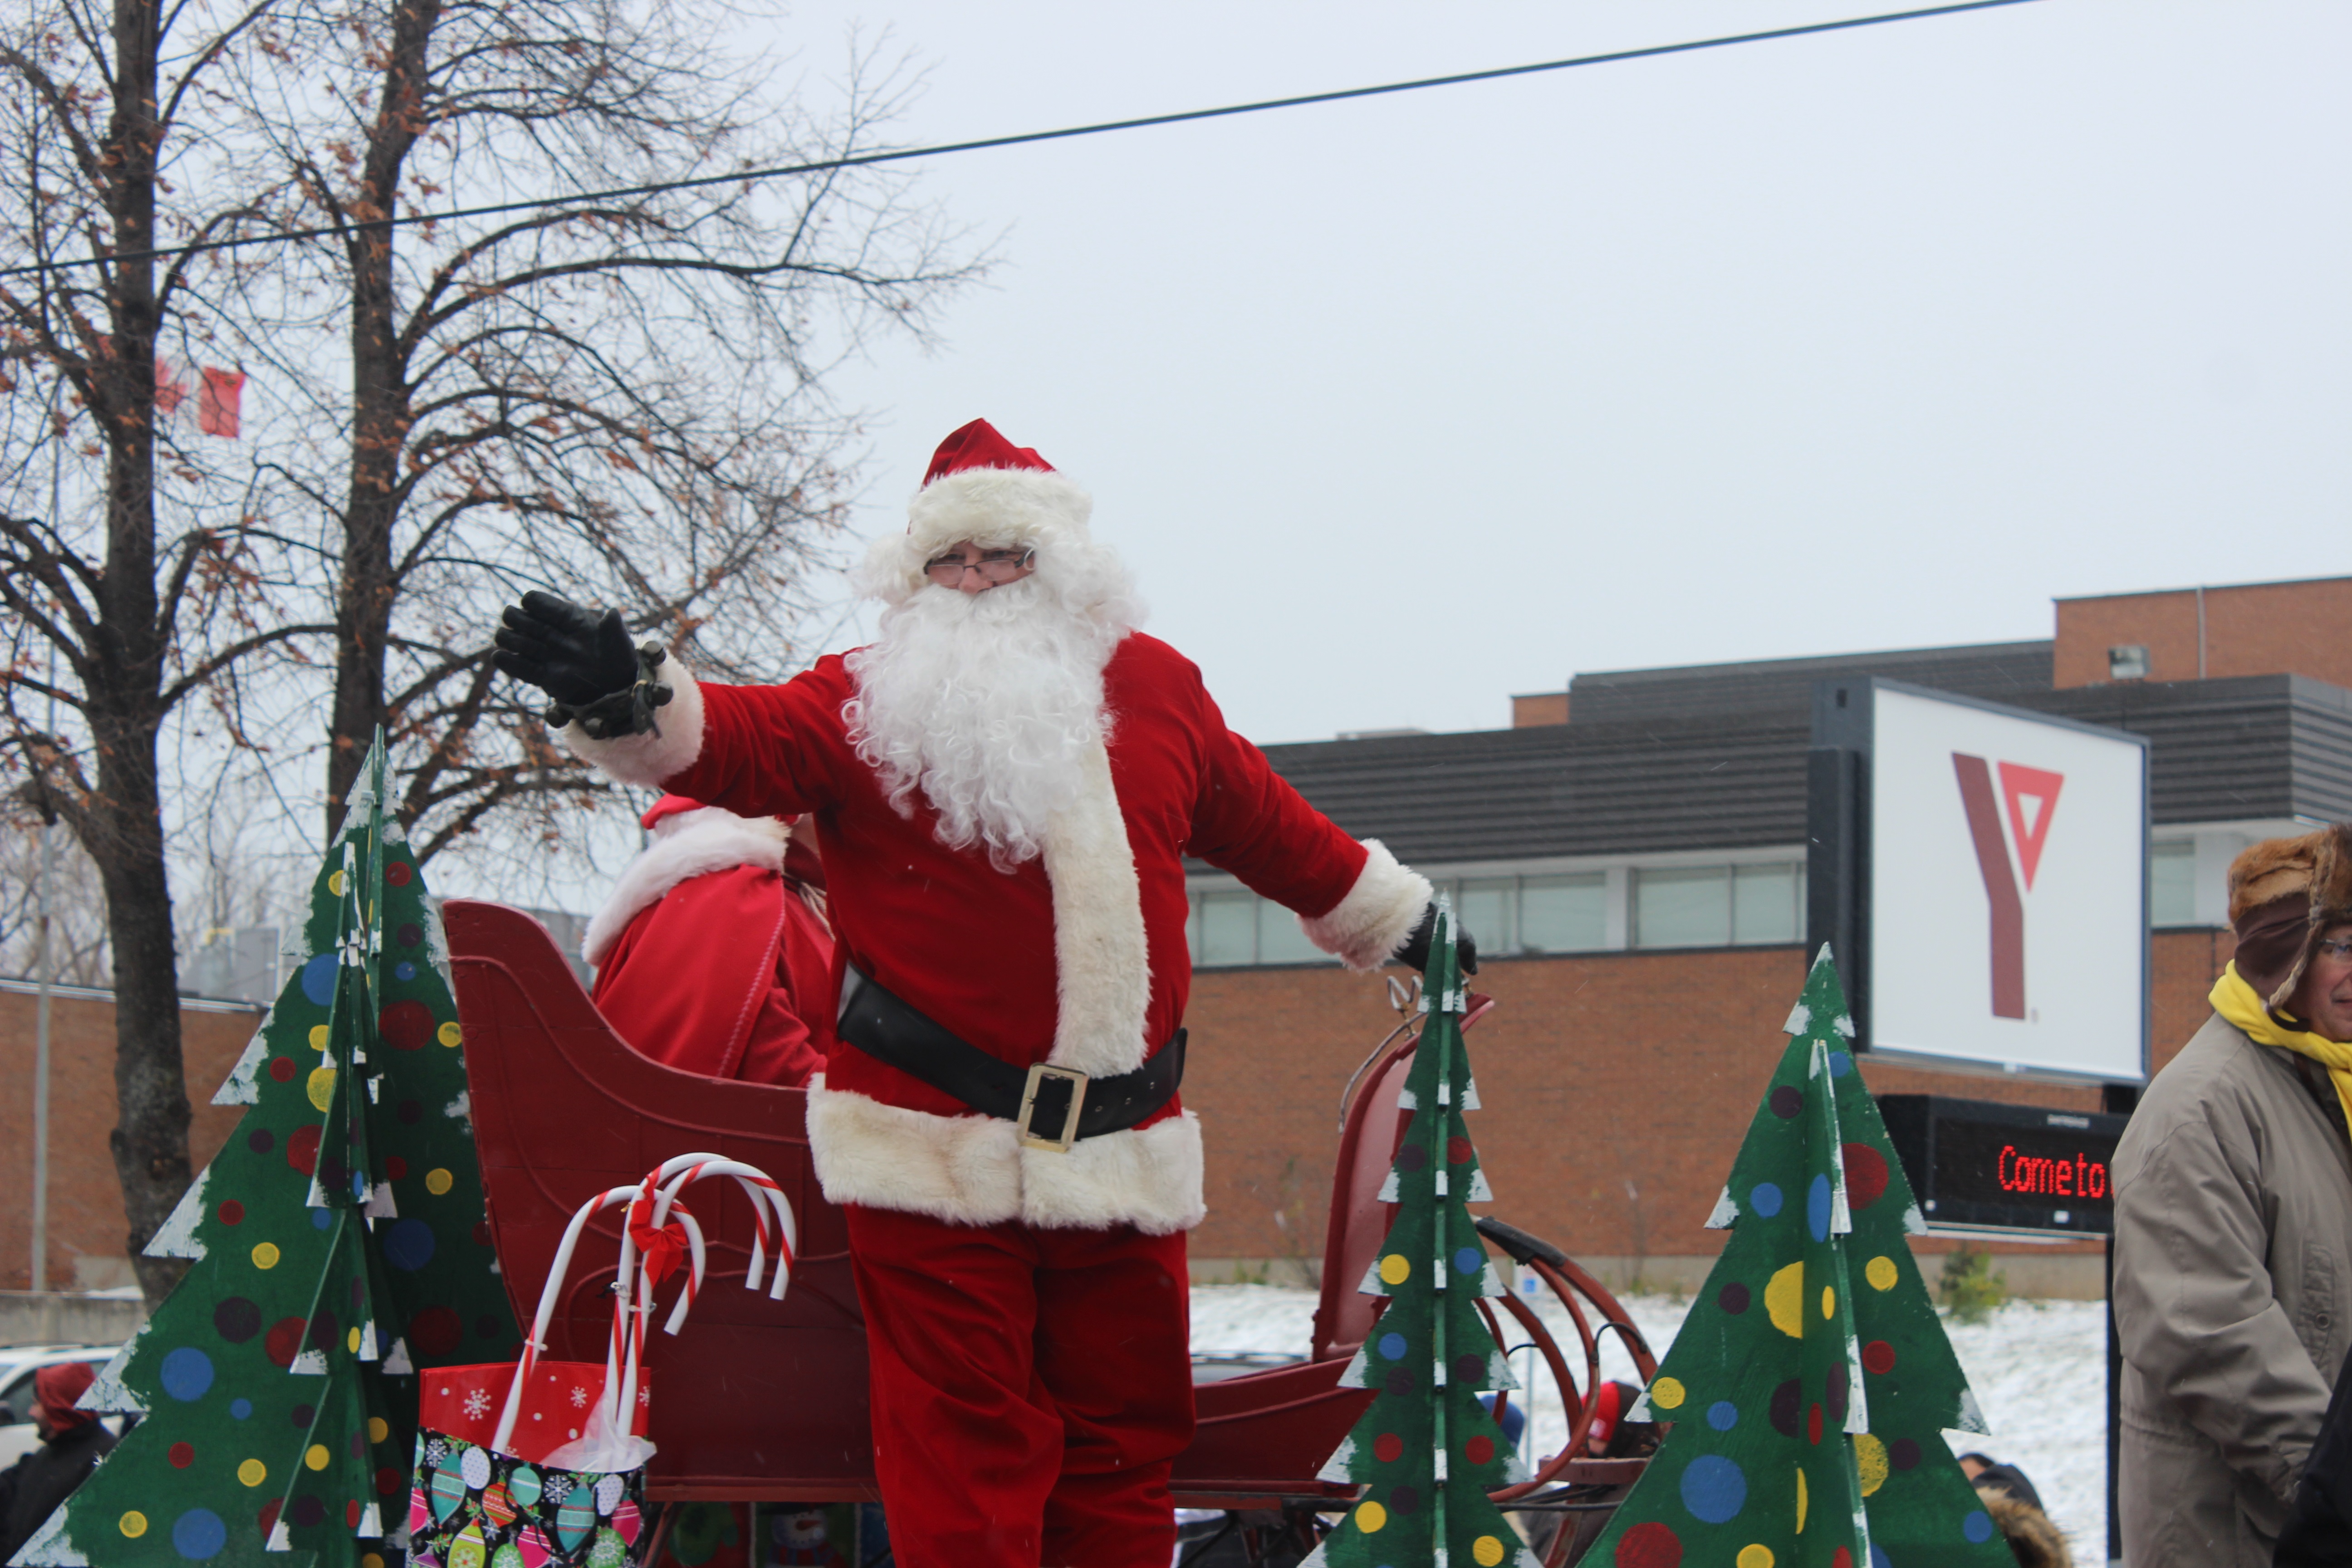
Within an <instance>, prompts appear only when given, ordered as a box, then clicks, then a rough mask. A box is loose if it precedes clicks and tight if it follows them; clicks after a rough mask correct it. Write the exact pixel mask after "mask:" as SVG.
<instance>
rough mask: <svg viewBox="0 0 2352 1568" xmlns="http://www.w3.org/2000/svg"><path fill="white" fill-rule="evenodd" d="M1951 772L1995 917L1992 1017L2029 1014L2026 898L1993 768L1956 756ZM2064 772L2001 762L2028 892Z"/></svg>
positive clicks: (2002, 781) (1963, 755)
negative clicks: (2011, 856)
mask: <svg viewBox="0 0 2352 1568" xmlns="http://www.w3.org/2000/svg"><path fill="white" fill-rule="evenodd" d="M1952 771H1953V773H1956V774H1958V777H1959V781H1960V804H1961V805H1962V806H1963V807H1965V808H1966V809H1967V811H1968V814H1969V837H1970V838H1971V839H1972V840H1973V841H1974V843H1975V845H1976V851H1977V869H1978V870H1979V871H1980V872H1981V873H1982V874H1983V876H1984V885H1985V901H1986V903H1987V904H1989V905H1990V907H1991V913H1992V1015H1993V1016H1994V1017H1996V1018H2022V1017H2024V1016H2025V900H2024V899H2023V897H2022V896H2021V895H2020V893H2019V891H2018V887H2017V883H2018V878H2017V876H2016V875H2015V874H2014V873H2012V872H2011V869H2010V859H2009V842H2008V840H2007V839H2006V838H2004V837H2002V835H2001V831H2000V804H1999V803H1998V802H1996V801H1995V800H1994V798H1993V788H1992V770H1991V769H1990V767H1988V766H1986V765H1985V760H1984V759H1983V758H1982V757H1971V756H1969V755H1967V754H1966V753H1964V752H1953V753H1952ZM2065 782H2066V776H2065V775H2064V774H2063V773H2051V772H2049V771H2047V770H2046V769H2042V768H2029V767H2027V766H2025V765H2024V764H2023V763H2001V764H2000V787H2001V794H2002V795H2004V796H2006V797H2007V800H2008V805H2009V823H2010V827H2011V832H2012V833H2014V835H2015V836H2016V839H2017V866H2018V870H2020V871H2021V872H2023V874H2024V880H2025V886H2026V889H2028V890H2029V891H2030V890H2031V889H2032V887H2033V874H2034V872H2035V871H2037V870H2039V869H2040V868H2041V866H2042V845H2043V844H2044V843H2045V842H2046V841H2047V840H2048V839H2049V837H2050V819H2051V817H2052V816H2055V815H2056V814H2057V810H2058V790H2059V786H2061V785H2062V784H2064V783H2065Z"/></svg>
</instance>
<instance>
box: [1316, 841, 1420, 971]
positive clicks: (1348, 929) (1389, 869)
mask: <svg viewBox="0 0 2352 1568" xmlns="http://www.w3.org/2000/svg"><path fill="white" fill-rule="evenodd" d="M1364 849H1365V852H1366V858H1365V860H1364V868H1363V869H1362V870H1361V871H1360V872H1358V873H1357V874H1356V885H1355V886H1354V887H1352V888H1349V889H1348V896H1347V897H1346V898H1344V899H1341V900H1339V903H1337V904H1336V905H1334V906H1333V907H1332V909H1331V911H1330V913H1328V914H1322V915H1316V916H1314V917H1312V918H1309V917H1307V916H1306V915H1301V916H1299V917H1298V925H1299V929H1300V930H1302V931H1305V932H1306V933H1307V941H1309V942H1313V943H1314V944H1315V945H1316V946H1317V947H1319V948H1321V949H1322V950H1323V951H1324V952H1329V953H1336V954H1338V955H1339V961H1340V962H1341V963H1345V964H1346V965H1347V966H1348V967H1349V968H1350V969H1354V970H1366V969H1378V968H1379V967H1380V966H1381V964H1383V963H1387V962H1388V961H1389V960H1390V959H1391V957H1393V956H1395V953H1396V950H1397V949H1398V948H1401V947H1402V946H1403V945H1404V939H1405V938H1407V937H1409V936H1411V935H1412V928H1413V927H1414V926H1416V925H1419V924H1420V923H1421V916H1422V911H1423V910H1426V909H1428V908H1429V900H1430V887H1429V879H1428V878H1426V877H1424V876H1423V875H1422V874H1421V873H1420V872H1418V871H1416V870H1413V869H1412V868H1410V867H1407V866H1400V865H1399V864H1397V858H1396V857H1395V856H1393V855H1391V854H1390V853H1389V852H1388V850H1387V848H1386V847H1383V846H1382V845H1381V841H1380V840H1379V839H1377V838H1367V839H1365V840H1364Z"/></svg>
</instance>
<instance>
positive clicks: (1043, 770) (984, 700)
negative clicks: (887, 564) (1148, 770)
mask: <svg viewBox="0 0 2352 1568" xmlns="http://www.w3.org/2000/svg"><path fill="white" fill-rule="evenodd" d="M1121 619H1124V617H1114V618H1113V620H1112V621H1106V620H1105V619H1104V618H1101V617H1098V616H1090V615H1088V614H1087V613H1085V612H1083V611H1080V610H1074V609H1072V608H1070V607H1068V606H1067V605H1066V604H1065V603H1064V602H1063V601H1062V600H1061V598H1059V597H1057V596H1055V594H1054V591H1053V588H1052V585H1051V584H1050V583H1049V581H1048V579H1047V578H1046V577H1045V574H1038V575H1035V576H1031V577H1026V578H1024V579H1023V580H1021V581H1020V582H1018V583H1008V584H1005V585H1004V586H1003V587H1001V588H992V589H990V590H989V591H988V592H986V593H984V594H962V593H959V592H957V591H956V590H954V589H952V588H941V587H936V586H935V587H928V588H924V589H922V590H920V591H919V592H917V593H914V594H912V595H908V597H907V598H905V599H904V600H902V601H901V602H899V603H898V604H895V605H891V606H890V608H888V609H887V610H886V611H884V612H883V615H882V624H881V631H880V635H879V636H878V637H877V638H876V639H875V641H874V642H873V643H872V644H871V645H869V646H868V647H864V648H861V649H859V650H858V651H857V652H856V653H854V654H851V655H850V656H849V659H848V664H849V673H850V675H851V678H852V679H855V680H856V683H857V696H856V700H853V701H851V702H850V703H849V704H848V705H847V706H846V707H845V709H844V710H843V714H844V717H845V718H846V719H847V720H848V721H849V740H850V743H851V744H852V745H853V746H855V747H856V751H857V754H858V756H859V757H860V758H861V759H863V760H864V761H865V763H866V765H868V766H869V767H872V768H873V769H874V770H875V771H876V772H877V773H879V774H881V777H882V783H883V787H884V788H885V789H886V790H887V792H888V794H889V797H890V804H891V805H894V806H896V807H897V808H898V810H899V811H900V812H901V813H906V814H911V813H912V811H913V806H912V805H911V801H912V797H913V795H914V792H915V791H916V790H917V789H918V788H919V789H921V791H922V792H923V798H924V799H925V800H926V801H928V802H929V803H930V806H931V809H932V810H933V811H935V812H937V813H938V814H939V824H938V826H937V827H936V829H935V830H934V832H935V835H936V837H938V839H939V841H940V843H941V844H944V845H946V846H947V847H949V848H950V849H970V848H974V847H985V848H986V849H987V851H988V858H989V860H990V861H991V863H992V864H993V865H994V866H996V867H997V868H998V869H1000V870H1010V869H1011V868H1013V867H1014V866H1017V865H1020V864H1021V863H1022V862H1024V861H1025V860H1031V859H1034V858H1036V857H1037V856H1038V855H1039V854H1040V853H1041V852H1042V851H1043V850H1044V848H1045V832H1046V829H1047V827H1048V826H1050V825H1051V824H1052V822H1053V821H1054V819H1055V816H1057V815H1058V814H1060V813H1062V812H1065V811H1066V810H1067V809H1068V808H1069V807H1070V806H1071V805H1072V804H1074V803H1075V802H1076V799H1077V796H1078V791H1079V788H1080V784H1081V780H1082V777H1083V771H1082V768H1081V765H1080V764H1081V763H1082V761H1083V759H1084V758H1085V756H1086V755H1087V752H1088V751H1089V749H1090V748H1092V747H1094V746H1095V745H1097V744H1098V743H1100V742H1103V741H1104V740H1105V739H1106V738H1107V732H1108V716H1107V715H1106V714H1105V713H1104V712H1103V679H1102V672H1103V666H1104V665H1106V664H1107V663H1108V662H1109V660H1110V655H1111V650H1112V649H1113V648H1115V647H1118V641H1119V639H1120V638H1121V637H1125V636H1126V635H1127V626H1124V625H1119V624H1113V622H1115V621H1116V620H1121Z"/></svg>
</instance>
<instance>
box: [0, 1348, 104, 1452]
mask: <svg viewBox="0 0 2352 1568" xmlns="http://www.w3.org/2000/svg"><path fill="white" fill-rule="evenodd" d="M121 1348H122V1347H121V1345H9V1346H5V1347H0V1469H6V1468H8V1467H9V1466H10V1465H13V1464H15V1463H16V1461H17V1460H18V1459H20V1458H24V1457H25V1456H26V1454H29V1453H31V1452H32V1451H33V1450H34V1449H35V1448H37V1447H39V1446H40V1442H41V1435H40V1432H39V1431H38V1429H37V1428H36V1427H35V1426H34V1425H33V1374H34V1373H37V1372H39V1371H40V1370H41V1369H42V1368H43V1367H45V1366H55V1365H57V1364H58V1363H60V1362H68V1361H86V1362H88V1363H89V1367H90V1370H91V1371H92V1372H96V1371H98V1370H100V1368H102V1367H103V1366H105V1365H106V1363H108V1362H110V1361H112V1360H113V1359H114V1353H115V1352H117V1351H119V1350H121ZM122 1425H123V1423H122V1417H121V1416H120V1415H110V1416H108V1417H106V1426H107V1429H108V1430H109V1431H110V1432H114V1433H117V1434H120V1433H121V1430H122Z"/></svg>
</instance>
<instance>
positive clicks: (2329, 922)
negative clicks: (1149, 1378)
mask: <svg viewBox="0 0 2352 1568" xmlns="http://www.w3.org/2000/svg"><path fill="white" fill-rule="evenodd" d="M2230 918H2231V924H2232V925H2233V926H2234V927H2235V929H2236V932H2237V937H2238V946H2237V956H2236V957H2235V959H2233V960H2232V961H2231V964H2230V965H2229V967H2228V968H2227V969H2226V970H2224V972H2223V973H2222V975H2221V979H2220V980H2219V981H2217V982H2216V983H2215V984H2214V986H2213V992H2212V1002H2213V1007H2214V1016H2212V1017H2211V1018H2210V1019H2208V1020H2207V1021H2206V1023H2205V1026H2204V1027H2202V1028H2200V1029H2199V1030H2198V1031H2197V1033H2196V1035H2195V1036H2194V1037H2191V1038H2190V1040H2189V1044H2188V1045H2187V1047H2184V1048H2183V1049H2182V1051H2181V1053H2180V1055H2179V1056H2178V1057H2177V1058H2174V1059H2173V1060H2172V1061H2171V1063H2169V1064H2168V1066H2167V1067H2166V1068H2165V1069H2164V1070H2163V1071H2162V1072H2160V1073H2158V1075H2157V1077H2156V1081H2155V1082H2154V1083H2153V1084H2151V1085H2150V1086H2149V1088H2148V1091H2147V1096H2146V1098H2145V1099H2144V1100H2142V1101H2141V1103H2140V1106H2139V1109H2138V1110H2137V1112H2136V1113H2135V1114H2134V1115H2133V1117H2132V1121H2131V1125H2130V1127H2129V1128H2128V1129H2127V1130H2126V1131H2125V1133H2124V1137H2123V1142H2122V1144H2121V1145H2120V1147H2118V1148H2117V1150H2116V1160H2115V1167H2114V1169H2115V1187H2116V1236H2115V1249H2116V1256H2115V1312H2116V1331H2117V1333H2118V1334H2119V1335H2120V1337H2121V1340H2122V1345H2123V1358H2124V1372H2123V1388H2122V1391H2121V1392H2122V1398H2121V1422H2122V1433H2121V1444H2120V1467H2121V1475H2120V1478H2119V1481H2120V1493H2121V1499H2120V1512H2121V1515H2122V1518H2121V1524H2122V1530H2123V1545H2124V1556H2125V1558H2126V1561H2128V1562H2129V1563H2131V1564H2132V1568H2171V1565H2179V1568H2189V1565H2191V1564H2194V1565H2195V1568H2269V1564H2270V1563H2271V1558H2272V1552H2273V1544H2274V1542H2276V1540H2277V1537H2278V1533H2279V1531H2280V1528H2281V1527H2282V1525H2284V1522H2285V1521H2286V1518H2287V1512H2288V1506H2289V1503H2290V1501H2291V1500H2293V1498H2294V1491H2295V1484H2296V1482H2297V1481H2298V1480H2299V1479H2301V1477H2302V1474H2303V1468H2304V1463H2305V1459H2306V1458H2308V1456H2309V1455H2310V1452H2311V1447H2312V1444H2313V1442H2314V1441H2315V1439H2316V1437H2317V1436H2318V1433H2319V1427H2320V1420H2321V1417H2322V1416H2323V1415H2325V1414H2326V1409H2327V1403H2328V1396H2329V1393H2330V1390H2331V1387H2332V1385H2333V1384H2334V1382H2335V1379H2336V1372H2337V1369H2338V1368H2339V1367H2341V1366H2342V1365H2343V1363H2344V1359H2345V1353H2346V1350H2347V1328H2352V1325H2347V1321H2346V1317H2347V1291H2348V1290H2352V1135H2347V1125H2352V1122H2347V1117H2352V1109H2347V1107H2352V1100H2347V1093H2352V1045H2347V1043H2346V1042H2352V825H2347V824H2338V825H2336V826H2333V827H2329V828H2326V829H2323V830H2321V831H2320V832H2317V833H2313V834H2309V835H2306V836H2305V837H2300V838H2282V839H2271V840H2268V841H2266V842H2264V843H2262V844H2257V845H2255V846H2254V847H2252V848H2251V849H2249V850H2247V851H2246V852H2245V853H2244V854H2243V855H2241V856H2240V857H2239V858H2238V859H2237V862H2236V863H2235V864H2234V865H2232V866H2231V868H2230Z"/></svg>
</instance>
